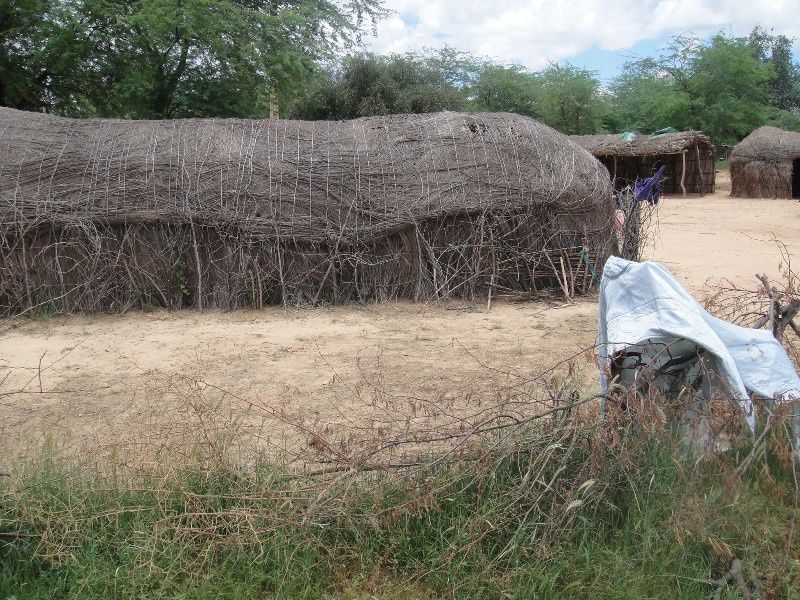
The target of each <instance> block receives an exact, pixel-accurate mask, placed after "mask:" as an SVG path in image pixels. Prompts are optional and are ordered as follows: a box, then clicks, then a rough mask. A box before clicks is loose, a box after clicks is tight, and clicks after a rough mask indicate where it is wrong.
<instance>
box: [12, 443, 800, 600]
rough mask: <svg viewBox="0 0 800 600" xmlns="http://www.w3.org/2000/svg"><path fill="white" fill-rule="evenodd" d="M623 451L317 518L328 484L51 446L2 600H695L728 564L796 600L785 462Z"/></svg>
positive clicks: (385, 492)
mask: <svg viewBox="0 0 800 600" xmlns="http://www.w3.org/2000/svg"><path fill="white" fill-rule="evenodd" d="M625 450H626V451H623V450H620V451H615V452H613V453H610V452H609V453H605V454H604V456H603V459H602V464H601V467H600V468H595V469H594V472H593V473H591V472H590V471H592V463H593V461H594V460H595V459H596V458H597V457H596V452H592V450H591V448H590V447H589V446H583V447H581V448H579V450H578V452H576V453H575V454H573V455H566V454H565V455H564V456H569V458H570V460H569V462H568V463H563V464H566V468H565V470H563V471H560V472H559V473H560V475H559V477H563V478H564V480H565V481H568V482H575V481H580V480H582V479H585V478H586V477H587V476H592V477H594V479H592V480H591V481H594V482H595V483H593V484H590V485H588V487H585V488H584V489H583V490H580V491H578V492H577V493H576V490H575V489H574V484H573V483H568V484H566V483H565V484H564V486H561V485H560V484H554V485H553V489H552V490H551V491H550V492H548V491H547V486H545V485H540V484H539V483H538V482H537V481H536V480H535V479H528V480H527V481H525V480H524V479H525V474H526V473H527V472H528V471H527V470H526V469H527V467H526V465H527V464H528V463H527V462H526V461H528V460H529V457H526V456H525V455H524V453H519V454H517V455H513V456H509V457H507V458H505V459H504V460H502V461H501V462H499V463H498V464H496V465H494V466H493V467H492V468H491V469H490V470H487V471H485V472H482V473H480V474H479V476H475V477H472V476H471V477H464V476H463V472H459V471H457V470H456V468H455V467H452V468H449V469H438V470H435V471H430V472H427V473H422V474H419V475H416V476H414V477H412V478H411V479H408V478H398V477H397V476H387V475H383V476H369V477H367V476H363V477H361V478H359V479H356V480H354V481H351V483H350V484H349V485H348V486H347V491H346V494H347V498H346V499H344V500H343V499H342V498H341V497H340V496H341V495H340V491H341V490H338V489H337V490H336V492H335V494H334V496H335V500H336V501H335V502H333V501H332V502H330V503H328V504H325V505H324V507H323V508H322V509H319V510H313V509H314V507H316V506H317V504H315V500H316V499H318V498H319V495H318V490H317V488H315V487H314V488H313V492H311V493H309V492H308V490H307V489H306V486H308V485H309V483H308V482H307V481H303V480H296V479H293V478H291V477H289V476H288V475H287V474H286V473H284V472H282V471H281V470H279V469H275V468H273V467H271V466H269V465H260V466H258V467H256V468H253V469H250V470H247V471H244V470H238V469H233V468H231V467H229V466H217V467H214V468H208V467H206V468H198V467H197V466H196V465H187V466H186V467H185V468H182V469H181V470H179V471H177V472H174V473H171V474H169V475H168V476H164V475H163V474H162V475H159V476H156V475H152V476H150V477H148V476H142V475H137V476H136V477H133V476H130V477H129V478H124V477H122V476H120V475H119V473H118V472H116V471H115V470H113V469H106V470H105V471H104V472H102V473H101V472H100V471H99V470H94V471H86V470H77V471H76V470H75V469H74V465H71V464H69V463H68V462H59V461H57V460H54V459H53V458H52V457H48V456H47V455H46V454H45V455H43V457H42V458H41V459H40V460H37V461H34V462H33V463H32V464H28V465H21V466H20V467H19V470H18V473H20V474H17V475H15V477H14V479H13V480H12V481H8V482H6V483H5V484H4V485H5V487H4V489H3V490H2V495H0V531H2V532H5V533H8V532H12V531H14V532H19V533H21V534H24V535H29V536H31V537H23V538H19V539H13V540H12V539H11V538H8V537H5V538H3V539H5V543H3V542H0V598H11V597H14V598H17V599H19V600H22V599H26V598H53V599H56V598H59V599H60V598H143V597H145V598H186V599H189V598H328V597H344V598H367V597H373V596H377V597H385V598H427V597H429V598H437V597H454V598H586V597H594V598H620V599H622V598H698V599H700V598H709V597H711V595H712V594H713V592H714V587H712V586H710V585H708V584H707V583H706V581H707V580H709V579H713V578H717V577H719V576H720V575H721V574H723V573H725V572H726V571H727V569H728V568H729V565H730V562H731V559H732V558H733V557H737V558H741V559H742V560H743V561H744V564H745V565H746V566H747V567H752V568H754V569H755V570H756V571H757V572H758V573H759V577H760V579H761V580H762V582H763V583H764V585H765V587H766V589H767V590H768V591H769V592H770V593H771V594H773V596H774V597H785V598H791V597H797V594H798V593H800V591H799V590H798V588H797V585H798V581H800V571H799V570H798V561H797V556H798V554H797V552H798V548H797V547H794V546H793V545H792V546H790V547H788V548H787V546H786V542H787V539H788V536H789V534H790V530H791V519H792V516H793V513H794V501H795V497H796V495H795V489H794V485H793V480H792V478H791V477H790V476H789V474H788V473H787V472H786V469H785V467H781V466H779V465H778V464H777V463H774V461H773V463H774V464H773V463H769V465H768V466H763V467H762V468H761V469H760V470H758V471H757V472H756V473H755V474H751V475H749V476H748V477H746V478H745V479H744V480H736V479H735V478H733V477H731V476H730V475H731V473H732V470H731V469H730V467H732V466H733V464H735V462H736V461H735V460H734V457H723V458H722V459H720V460H713V461H700V462H696V461H692V460H690V459H688V458H685V457H683V456H681V455H680V454H679V453H676V451H675V450H674V449H673V448H671V446H670V445H669V444H665V443H663V442H662V441H658V440H655V439H650V440H647V441H642V442H640V443H637V445H636V446H635V448H633V450H634V451H633V452H630V450H632V448H630V447H626V448H625ZM587 469H588V470H587ZM541 474H542V479H543V481H544V480H548V479H549V478H550V475H553V474H556V473H555V472H553V473H550V472H548V471H547V469H545V471H544V472H542V473H541ZM559 481H560V479H559ZM542 490H543V491H544V494H545V500H544V501H542V502H539V503H538V504H537V503H535V502H533V500H532V498H533V497H534V495H535V496H536V497H537V498H538V497H540V496H541V494H540V491H542ZM529 491H530V492H531V493H528V492H529ZM342 493H344V492H342ZM575 497H580V498H582V500H581V501H580V502H579V503H578V504H575V503H573V504H574V507H573V508H569V509H567V508H565V506H564V502H565V501H566V500H565V499H568V498H575ZM526 515H527V518H525V517H526ZM505 548H510V550H509V551H508V553H507V554H506V555H505V556H503V557H502V558H501V559H498V557H499V556H500V555H501V553H502V551H503V550H504V549H505ZM493 560H494V562H493ZM724 597H728V598H737V597H739V596H737V595H736V593H734V591H732V590H731V591H730V592H728V596H724Z"/></svg>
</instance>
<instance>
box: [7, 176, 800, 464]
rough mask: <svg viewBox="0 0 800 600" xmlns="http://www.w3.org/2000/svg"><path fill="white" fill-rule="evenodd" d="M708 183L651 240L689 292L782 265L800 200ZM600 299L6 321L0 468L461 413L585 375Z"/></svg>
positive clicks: (667, 206) (797, 231)
mask: <svg viewBox="0 0 800 600" xmlns="http://www.w3.org/2000/svg"><path fill="white" fill-rule="evenodd" d="M718 181H719V184H720V185H719V188H720V189H719V191H718V193H717V194H713V195H708V196H705V197H698V196H692V197H688V198H667V199H665V200H664V202H663V203H662V204H661V206H660V209H659V217H658V222H657V226H656V229H655V231H654V240H653V243H652V244H651V245H650V247H649V249H648V255H649V256H650V257H651V258H652V259H654V260H658V261H661V262H663V263H664V264H666V265H667V266H668V267H669V268H670V269H672V270H673V271H674V272H675V273H676V275H677V276H678V278H679V279H681V280H682V282H683V283H684V284H685V285H686V286H687V287H688V288H689V289H691V290H692V291H693V292H695V293H696V294H697V295H698V296H701V295H703V294H704V293H707V292H708V291H709V289H710V288H709V287H708V286H710V285H712V286H713V285H714V284H716V283H718V282H719V281H721V280H722V279H730V280H733V281H735V282H736V283H739V284H743V285H749V284H752V282H753V281H754V279H753V275H754V274H755V273H756V272H766V273H768V274H770V275H773V276H774V275H777V273H778V264H779V262H780V252H779V249H778V247H777V246H776V244H775V242H774V241H773V240H774V239H779V240H782V241H783V242H784V243H785V244H787V247H788V249H789V250H790V251H797V249H798V247H800V227H798V224H799V223H800V203H798V202H797V201H786V200H741V199H732V198H729V197H728V195H727V194H728V189H727V181H725V179H724V177H721V178H720V180H718ZM596 307H597V305H596V302H595V301H593V300H591V299H588V300H581V301H578V302H577V303H576V304H574V305H563V304H562V303H560V302H551V303H545V302H530V303H519V304H517V303H503V302H498V303H495V304H493V305H492V307H491V311H490V312H488V313H487V312H486V306H485V304H475V305H468V306H466V305H463V304H429V305H420V304H417V305H415V304H411V303H395V304H386V305H371V306H343V307H334V308H321V309H308V310H282V309H279V308H270V309H266V310H263V311H249V310H248V311H238V312H234V313H223V312H204V313H198V312H166V311H158V312H154V313H141V312H134V313H130V314H126V315H122V316H111V315H96V316H74V317H68V318H51V319H39V320H33V321H24V322H21V323H19V324H17V326H15V327H13V328H11V329H9V328H8V324H4V325H3V326H2V327H1V328H0V331H3V333H0V450H2V452H0V455H4V456H5V458H2V459H0V467H2V466H3V463H6V462H8V461H10V460H11V457H12V456H13V455H14V454H15V453H17V452H21V451H23V449H25V448H28V447H30V446H31V445H34V446H35V445H40V444H41V443H43V442H46V441H48V440H50V441H51V442H52V443H53V444H56V445H58V446H61V447H71V446H74V447H80V448H82V449H83V451H86V450H90V451H91V452H99V451H101V450H105V449H108V448H109V447H111V446H116V445H125V446H127V447H136V446H143V447H144V446H148V447H151V448H152V447H153V446H158V445H159V444H160V445H163V446H165V447H167V446H169V444H168V443H167V441H168V440H169V439H172V440H179V441H177V442H175V443H183V442H181V441H180V440H184V439H185V438H183V437H182V433H183V432H184V430H186V431H188V430H189V429H190V428H192V427H194V426H195V425H197V423H198V422H199V423H201V424H202V425H203V426H204V427H210V426H209V425H207V423H208V422H210V421H212V420H213V421H215V422H218V421H220V420H222V421H224V422H227V423H234V424H235V425H236V430H237V431H240V432H246V433H247V435H254V436H256V437H257V438H258V439H259V440H261V441H267V442H270V443H272V444H276V445H277V446H278V447H281V446H282V445H285V444H287V443H289V442H287V439H288V437H290V434H289V432H288V429H287V427H286V425H285V423H284V415H287V414H294V415H302V421H303V423H307V424H310V425H313V426H317V425H318V424H319V423H339V424H349V425H351V426H353V427H356V428H357V427H359V426H360V425H361V424H362V423H363V419H362V416H363V415H364V414H365V411H366V412H370V413H371V414H373V415H375V414H380V413H381V411H384V412H388V410H389V409H388V407H389V405H391V407H392V410H393V411H394V410H396V409H397V408H398V406H399V407H400V408H399V410H400V412H401V413H402V412H403V411H404V410H405V412H406V413H407V416H408V418H414V417H417V416H420V415H422V416H424V415H425V414H430V411H429V410H428V409H429V408H430V407H438V408H437V409H436V410H440V411H443V412H448V411H449V412H450V413H452V414H457V413H458V411H459V410H464V411H472V410H474V408H475V406H478V405H482V404H485V405H489V404H491V403H492V402H496V401H498V400H497V399H498V398H499V397H500V396H502V395H503V394H504V390H507V389H508V388H509V386H515V385H519V384H520V382H524V381H527V379H528V378H530V377H533V376H535V375H536V374H539V373H546V372H547V371H548V370H549V368H550V367H551V366H553V365H554V364H556V363H558V362H559V361H562V360H565V359H567V358H568V357H570V356H572V355H579V357H580V358H579V359H578V360H577V362H576V365H575V366H574V368H575V369H576V375H577V377H578V378H579V379H581V380H583V381H585V382H590V384H591V382H593V381H594V366H593V364H592V362H591V360H590V359H589V358H588V353H584V354H583V355H581V351H582V350H585V349H587V348H591V347H592V346H593V344H594V341H595V335H596V318H597V311H596ZM547 376H548V377H550V376H551V375H550V374H548V375H547ZM19 390H23V391H21V392H20V391H19ZM442 407H446V408H442ZM434 412H436V411H434ZM392 418H394V417H392ZM243 435H244V434H243Z"/></svg>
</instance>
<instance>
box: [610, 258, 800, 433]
mask: <svg viewBox="0 0 800 600" xmlns="http://www.w3.org/2000/svg"><path fill="white" fill-rule="evenodd" d="M681 340H686V341H688V342H692V343H694V344H696V345H697V346H698V347H699V348H702V349H704V350H705V351H707V353H709V354H710V355H711V356H712V357H713V360H712V361H711V364H713V370H714V372H715V375H716V376H717V377H718V378H719V380H721V381H724V382H725V383H726V384H727V387H728V388H729V389H728V390H727V392H728V393H729V394H730V395H731V397H732V398H733V399H734V400H735V401H736V402H738V404H739V406H740V407H741V408H742V411H743V412H744V415H745V418H746V419H747V423H748V424H749V425H750V429H751V430H753V429H754V428H755V415H754V413H753V404H752V402H751V400H750V397H749V395H748V392H752V393H756V394H758V395H760V396H764V397H766V398H772V399H775V400H776V401H789V400H797V399H800V377H798V375H797V372H796V371H795V369H794V367H793V366H792V363H791V361H790V360H789V357H788V356H787V354H786V351H785V350H784V349H783V347H782V346H781V345H780V343H779V342H778V341H777V340H776V339H775V338H774V337H773V336H772V334H771V333H770V332H769V331H765V330H763V329H747V328H745V327H739V326H738V325H734V324H732V323H728V322H726V321H722V320H720V319H717V318H715V317H713V316H711V315H710V314H709V313H708V312H706V310H705V309H703V307H702V306H700V304H699V303H698V302H697V300H695V299H694V298H693V297H692V296H691V295H690V294H689V293H688V292H687V291H686V290H685V289H683V287H682V286H681V285H680V284H679V283H678V282H677V281H676V279H675V277H674V276H673V275H672V273H670V272H669V271H668V270H667V269H665V268H664V267H662V266H661V265H659V264H656V263H651V262H644V263H635V262H631V261H627V260H623V259H621V258H617V257H611V258H610V259H609V260H608V262H607V263H606V266H605V268H604V270H603V279H602V283H601V285H600V336H599V343H600V356H601V366H600V385H601V389H602V390H603V391H606V390H607V389H608V381H607V376H606V369H607V367H608V366H609V364H610V360H611V357H612V356H614V355H615V354H616V353H617V352H620V351H623V350H625V349H626V348H629V347H632V346H642V345H646V344H651V343H653V342H656V343H665V344H671V343H681Z"/></svg>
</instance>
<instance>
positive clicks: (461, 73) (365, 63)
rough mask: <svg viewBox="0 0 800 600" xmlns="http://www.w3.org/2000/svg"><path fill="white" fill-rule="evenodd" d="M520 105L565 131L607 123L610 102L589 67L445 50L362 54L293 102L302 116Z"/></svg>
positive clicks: (295, 112) (510, 109)
mask: <svg viewBox="0 0 800 600" xmlns="http://www.w3.org/2000/svg"><path fill="white" fill-rule="evenodd" d="M465 109H469V110H474V111H488V112H498V111H505V112H515V113H519V114H524V115H529V116H532V117H535V118H537V119H540V120H542V121H543V122H545V123H547V124H549V125H551V126H553V127H556V128H557V129H560V130H562V131H564V132H566V133H589V132H593V131H596V130H597V129H598V128H602V127H603V121H604V119H605V118H606V117H607V114H608V103H607V101H606V99H605V98H604V97H603V95H602V94H601V93H600V82H599V81H598V80H597V78H596V77H595V76H594V74H593V73H592V72H590V71H586V70H584V69H578V68H575V67H572V66H570V65H551V66H550V67H548V68H547V69H545V70H544V71H543V72H541V73H532V72H530V71H528V70H526V69H524V68H522V67H519V66H514V65H511V66H509V65H502V64H497V63H495V62H492V61H489V60H485V59H479V58H475V57H473V56H470V55H468V54H464V53H460V52H456V51H453V50H451V49H445V50H443V51H441V52H437V53H433V54H423V55H418V54H403V55H390V56H377V55H374V54H357V55H355V56H351V57H348V58H345V59H343V60H342V61H340V62H339V63H337V64H336V65H333V66H331V67H329V68H328V69H325V70H323V71H322V72H321V73H319V74H318V75H317V77H316V78H315V79H314V80H312V81H311V82H310V83H309V85H308V87H307V89H306V92H305V94H304V95H303V96H302V97H301V98H299V99H298V100H297V101H295V102H294V103H293V104H292V106H291V107H290V111H289V113H290V115H291V116H293V117H296V118H304V119H350V118H356V117H364V116H371V115H384V114H396V113H420V112H433V111H439V110H465Z"/></svg>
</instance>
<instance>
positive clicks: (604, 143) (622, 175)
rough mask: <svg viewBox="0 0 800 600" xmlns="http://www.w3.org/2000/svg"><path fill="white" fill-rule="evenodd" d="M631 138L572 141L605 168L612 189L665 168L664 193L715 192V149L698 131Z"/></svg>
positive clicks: (578, 138) (612, 136) (587, 137)
mask: <svg viewBox="0 0 800 600" xmlns="http://www.w3.org/2000/svg"><path fill="white" fill-rule="evenodd" d="M628 137H630V136H623V135H619V134H607V135H606V134H604V135H575V136H572V139H573V140H574V141H575V142H576V143H577V144H578V145H580V146H582V147H583V148H585V149H586V150H588V151H589V152H591V153H592V154H593V155H594V156H595V157H597V158H598V159H599V160H600V162H602V163H603V165H604V166H605V167H606V169H608V172H609V175H610V176H611V179H612V181H613V182H614V189H616V190H621V189H624V188H625V187H628V186H633V185H634V183H635V182H636V180H637V179H644V178H645V177H650V176H652V175H653V174H654V173H655V172H656V171H658V169H659V168H661V167H662V166H663V167H664V182H663V191H664V193H665V194H682V193H683V194H705V193H711V192H713V191H714V175H715V171H714V156H715V149H714V145H713V144H712V143H711V140H710V139H709V137H708V136H707V135H706V134H704V133H702V132H700V131H683V132H678V133H663V134H660V135H637V136H635V137H633V139H632V140H630V139H628Z"/></svg>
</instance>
